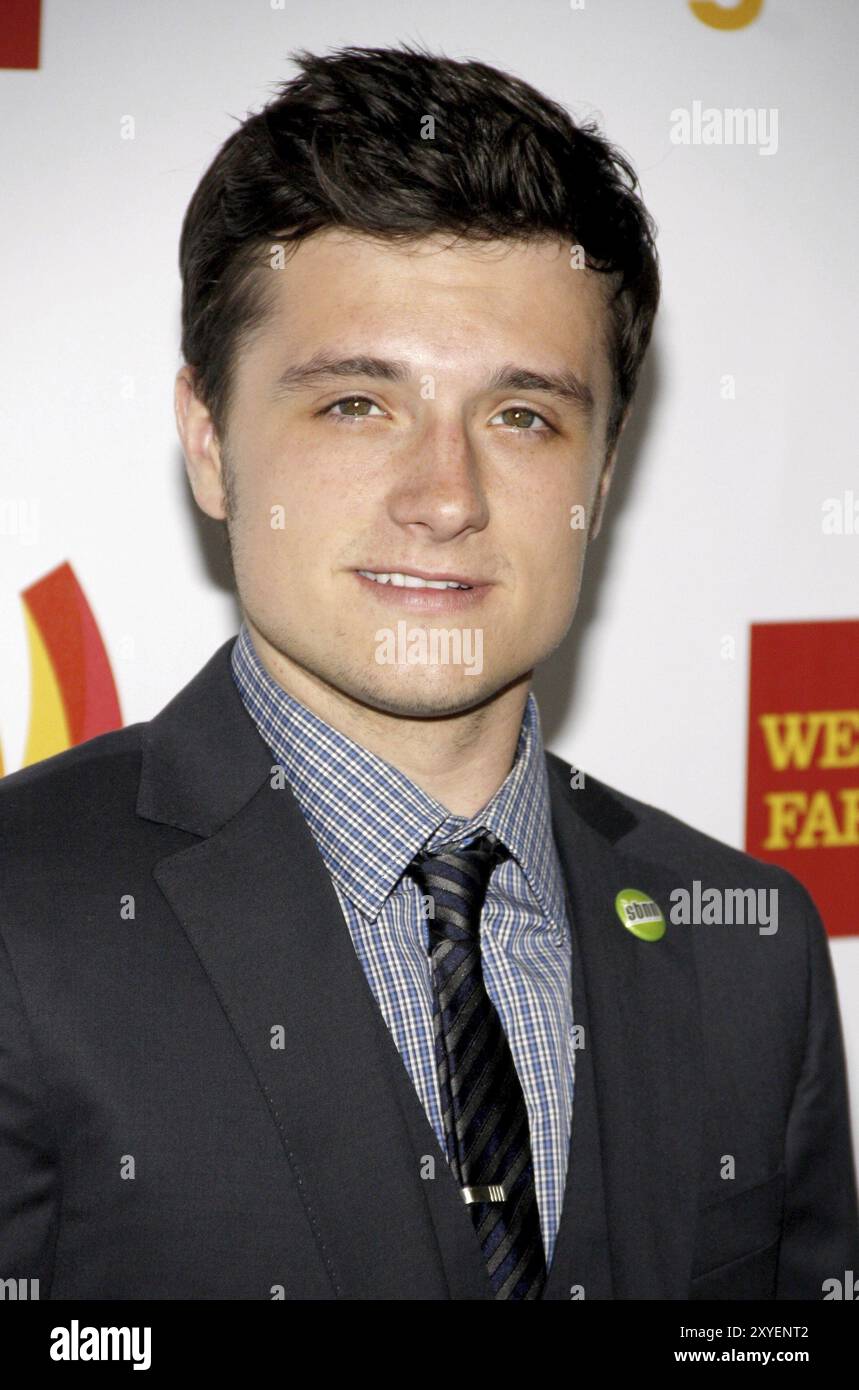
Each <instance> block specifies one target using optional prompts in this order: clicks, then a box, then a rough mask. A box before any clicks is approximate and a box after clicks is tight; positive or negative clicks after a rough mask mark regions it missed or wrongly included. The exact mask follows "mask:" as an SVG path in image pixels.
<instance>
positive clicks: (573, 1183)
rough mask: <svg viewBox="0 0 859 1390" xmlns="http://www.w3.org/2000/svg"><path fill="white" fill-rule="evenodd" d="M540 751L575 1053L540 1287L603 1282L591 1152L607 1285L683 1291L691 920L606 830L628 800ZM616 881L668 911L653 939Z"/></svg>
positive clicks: (693, 1091) (692, 1106)
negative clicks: (565, 913) (630, 918)
mask: <svg viewBox="0 0 859 1390" xmlns="http://www.w3.org/2000/svg"><path fill="white" fill-rule="evenodd" d="M548 761H549V769H550V778H549V780H550V788H551V796H552V810H553V822H554V827H555V839H556V843H557V847H558V851H559V855H560V859H561V865H562V868H563V871H564V876H565V878H566V882H567V886H568V892H569V901H570V912H571V926H572V932H573V940H574V956H573V971H574V979H573V990H574V1007H575V1009H576V1021H577V1022H581V1021H583V1020H584V1022H585V1027H586V1036H585V1046H584V1049H583V1051H579V1052H578V1053H577V1056H576V1093H575V1097H574V1105H573V1127H572V1136H571V1150H570V1164H569V1170H568V1178H567V1190H566V1194H565V1199H564V1208H563V1212H562V1217H561V1225H560V1228H559V1233H558V1242H557V1247H556V1255H555V1259H554V1261H553V1268H552V1271H551V1272H550V1279H549V1284H548V1285H547V1290H546V1295H545V1296H546V1297H561V1298H562V1297H569V1296H570V1295H569V1285H570V1284H573V1283H580V1284H583V1285H584V1291H585V1297H586V1298H587V1297H607V1296H612V1295H609V1294H607V1293H601V1292H596V1293H593V1292H592V1289H593V1288H596V1289H598V1290H599V1289H603V1288H604V1287H605V1284H606V1278H607V1273H608V1272H607V1271H606V1270H605V1268H604V1267H603V1265H602V1262H601V1258H600V1254H599V1241H600V1214H599V1206H600V1202H599V1197H600V1191H599V1188H600V1181H599V1179H600V1162H599V1161H598V1160H601V1168H602V1182H603V1184H604V1196H605V1219H606V1224H605V1231H606V1232H607V1236H608V1254H609V1257H610V1262H611V1285H612V1287H613V1296H614V1297H615V1298H658V1299H671V1298H686V1297H688V1280H689V1274H690V1269H691V1262H692V1246H693V1240H694V1234H695V1220H696V1209H697V1207H696V1204H697V1184H698V1171H699V1163H700V1140H701V1099H700V1076H701V1071H700V1056H701V1038H700V1031H699V1030H700V1025H699V1011H698V1007H697V994H698V983H697V975H696V970H695V962H694V955H693V947H692V940H691V937H690V935H689V931H690V929H689V928H687V927H682V926H675V925H672V923H671V922H670V921H669V910H670V905H671V904H670V894H671V891H672V890H673V889H674V888H675V887H677V886H679V883H680V881H681V874H680V872H679V871H678V873H677V874H672V873H671V871H670V870H668V869H667V868H666V867H665V866H664V865H657V864H654V863H651V862H650V861H648V860H645V859H641V858H638V857H637V856H635V855H633V854H631V853H628V852H624V850H623V848H622V847H621V845H620V844H619V843H618V841H620V840H622V838H623V836H624V835H625V834H626V833H627V832H628V831H629V830H630V829H632V828H633V827H634V826H635V825H636V824H637V820H636V818H635V817H634V816H633V815H632V813H631V812H629V811H627V810H626V809H625V808H624V807H623V805H622V804H621V803H620V802H619V801H618V799H617V798H615V797H613V796H612V795H611V794H610V793H609V792H608V791H607V790H605V789H603V788H602V787H601V786H600V785H599V784H598V783H594V782H593V781H592V782H591V784H590V789H589V790H587V791H586V790H585V789H584V788H582V789H579V790H571V789H570V788H569V786H568V784H567V781H566V775H567V774H566V771H565V769H564V768H563V765H562V764H561V763H560V761H559V760H557V759H554V758H553V757H551V756H550V757H549V760H548ZM622 888H640V889H643V890H644V891H645V892H647V893H648V894H649V895H650V896H651V897H653V898H654V899H655V901H656V902H657V903H658V904H659V906H660V907H661V909H662V912H663V915H664V917H665V919H666V922H668V928H667V931H666V934H665V936H664V937H663V938H662V940H661V941H655V942H648V941H641V940H639V939H638V938H637V937H635V936H634V935H633V934H632V933H631V932H629V931H628V930H626V928H624V926H623V925H622V924H621V922H620V919H619V918H618V916H617V913H616V911H615V906H614V902H615V897H616V895H617V893H618V892H619V891H620V889H622ZM692 930H694V928H692ZM577 973H578V975H579V979H578V981H577V980H576V978H575V976H576V974H577ZM583 1062H584V1066H583V1065H582V1063H583ZM591 1101H593V1109H592V1106H591ZM589 1284H590V1285H591V1287H589ZM565 1290H566V1291H565Z"/></svg>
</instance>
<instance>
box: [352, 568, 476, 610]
mask: <svg viewBox="0 0 859 1390" xmlns="http://www.w3.org/2000/svg"><path fill="white" fill-rule="evenodd" d="M354 573H355V577H356V579H357V580H358V583H359V584H361V585H362V586H363V587H364V588H365V589H366V591H367V593H368V594H369V593H372V594H374V596H375V597H376V598H377V599H379V600H381V601H383V602H385V603H387V604H394V605H396V606H399V607H400V608H402V607H403V606H405V607H406V608H410V609H412V610H419V611H421V612H424V613H451V612H458V611H460V610H465V609H466V608H469V607H473V606H474V605H475V604H479V603H481V602H482V601H483V599H484V598H485V597H486V595H487V594H488V593H489V591H490V589H491V587H492V585H491V582H489V581H487V580H485V579H478V578H477V577H476V576H475V575H468V574H448V573H439V572H438V571H429V570H413V569H403V570H394V569H392V570H377V569H371V568H369V567H368V568H367V569H359V570H355V571H354Z"/></svg>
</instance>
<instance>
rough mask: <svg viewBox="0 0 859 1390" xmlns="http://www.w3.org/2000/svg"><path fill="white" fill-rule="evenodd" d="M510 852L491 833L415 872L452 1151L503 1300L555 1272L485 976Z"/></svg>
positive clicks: (533, 1294) (419, 862)
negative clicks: (495, 893) (493, 899)
mask: <svg viewBox="0 0 859 1390" xmlns="http://www.w3.org/2000/svg"><path fill="white" fill-rule="evenodd" d="M508 857H509V855H508V851H507V850H506V849H505V847H504V846H503V845H502V844H501V842H500V840H498V839H497V838H496V836H495V835H493V834H492V833H491V832H490V831H485V832H484V833H483V834H482V835H480V836H479V837H478V839H476V840H475V841H473V842H472V844H470V845H469V846H468V847H467V848H466V849H458V850H445V851H443V852H442V853H439V854H429V853H427V852H426V851H421V852H420V853H419V854H417V855H416V856H415V858H414V859H413V860H412V863H411V864H410V866H409V869H408V872H409V874H410V875H411V877H412V878H414V880H415V882H416V883H417V885H418V887H419V889H420V891H421V893H422V894H423V895H424V896H425V897H426V898H428V899H429V900H430V903H431V907H430V919H429V938H430V939H429V948H430V964H431V969H432V980H433V996H434V1010H433V1031H434V1038H435V1060H436V1068H437V1071H438V1080H439V1089H440V1092H441V1103H442V1111H443V1123H444V1132H445V1137H446V1139H447V1148H448V1156H449V1159H450V1165H451V1168H452V1170H453V1173H454V1176H455V1178H456V1180H457V1182H458V1183H459V1186H460V1188H461V1190H462V1196H463V1200H464V1201H465V1203H466V1204H467V1206H468V1210H469V1212H470V1214H471V1219H472V1221H473V1223H474V1229H475V1231H476V1232H477V1238H478V1240H479V1242H480V1246H481V1249H482V1251H483V1258H484V1260H485V1263H486V1268H487V1271H488V1274H489V1281H490V1284H491V1286H492V1291H493V1293H494V1295H495V1298H497V1299H502V1298H505V1299H506V1298H512V1299H535V1298H539V1297H540V1294H541V1292H542V1288H543V1284H544V1282H545V1278H546V1263H545V1253H544V1250H543V1239H542V1235H541V1232H540V1215H539V1211H538V1208H537V1198H536V1194H535V1190H534V1166H533V1161H532V1158H531V1135H530V1130H529V1127H528V1112H527V1110H526V1107H525V1097H524V1095H523V1094H522V1086H521V1084H520V1081H519V1077H518V1075H517V1073H516V1066H515V1064H514V1061H513V1056H512V1054H511V1052H510V1046H509V1044H508V1042H507V1038H506V1036H505V1034H504V1029H503V1028H502V1026H501V1020H500V1018H499V1017H498V1012H497V1010H496V1008H495V1005H494V1004H493V1003H492V1000H491V999H490V997H489V995H488V993H487V990H486V984H485V982H484V979H483V969H482V967H481V961H480V913H481V909H482V907H483V900H484V898H485V896H486V889H487V886H488V883H489V879H490V876H491V874H492V871H493V869H494V868H495V866H496V865H497V864H500V863H501V861H502V860H503V859H507V858H508Z"/></svg>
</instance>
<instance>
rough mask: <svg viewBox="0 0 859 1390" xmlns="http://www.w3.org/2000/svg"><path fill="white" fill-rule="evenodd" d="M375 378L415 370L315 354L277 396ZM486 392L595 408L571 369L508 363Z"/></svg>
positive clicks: (379, 360) (377, 360) (286, 373)
mask: <svg viewBox="0 0 859 1390" xmlns="http://www.w3.org/2000/svg"><path fill="white" fill-rule="evenodd" d="M356 376H364V377H373V378H375V379H377V380H379V381H394V382H401V383H402V382H407V381H409V380H410V379H411V371H410V369H409V365H408V363H407V362H403V361H401V360H399V359H392V358H388V357H366V356H357V357H339V358H338V357H332V356H330V355H329V354H328V353H324V352H319V353H315V354H314V355H313V357H310V358H308V360H307V361H306V362H298V363H295V364H294V365H292V366H289V367H286V368H285V369H284V370H283V371H282V372H281V374H280V376H279V377H278V378H277V381H276V382H275V386H274V390H275V394H276V395H281V394H285V393H288V392H293V391H301V390H304V389H306V388H307V387H309V386H315V385H318V384H319V383H320V382H323V381H326V380H330V379H332V378H337V377H356ZM484 390H486V391H511V392H520V391H543V392H545V393H546V394H547V395H549V396H555V397H557V398H558V400H560V401H563V402H564V403H565V404H573V405H576V406H578V407H580V409H581V410H583V411H584V413H585V414H586V415H590V414H591V413H592V412H593V409H594V397H593V392H592V391H591V388H590V387H589V386H588V384H587V382H584V381H582V380H581V378H580V377H579V376H577V375H576V373H575V372H574V371H572V370H571V369H570V368H565V369H564V370H563V371H561V372H540V371H536V370H534V369H533V368H531V367H520V366H517V365H516V364H515V363H513V362H506V363H505V364H504V365H503V366H502V367H499V368H498V369H497V371H495V372H493V373H492V375H491V376H490V377H489V378H488V380H487V381H486V382H485V383H484Z"/></svg>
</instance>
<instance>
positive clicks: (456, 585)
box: [356, 570, 483, 589]
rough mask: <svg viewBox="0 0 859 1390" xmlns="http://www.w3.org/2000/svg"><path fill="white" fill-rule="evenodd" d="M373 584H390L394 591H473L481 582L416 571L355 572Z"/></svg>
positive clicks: (449, 575)
mask: <svg viewBox="0 0 859 1390" xmlns="http://www.w3.org/2000/svg"><path fill="white" fill-rule="evenodd" d="M356 573H358V574H360V575H361V577H362V578H363V579H369V580H371V581H372V582H373V583H374V584H390V585H392V586H393V588H395V589H475V588H478V587H479V586H480V585H481V584H482V583H483V581H482V580H480V579H463V578H462V577H461V576H460V575H453V574H425V573H423V572H422V571H418V570H393V571H385V570H357V571H356Z"/></svg>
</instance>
